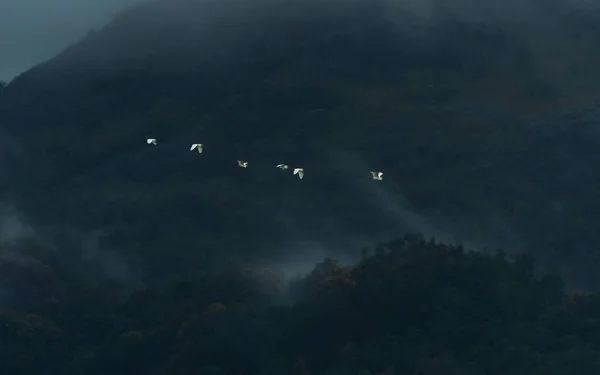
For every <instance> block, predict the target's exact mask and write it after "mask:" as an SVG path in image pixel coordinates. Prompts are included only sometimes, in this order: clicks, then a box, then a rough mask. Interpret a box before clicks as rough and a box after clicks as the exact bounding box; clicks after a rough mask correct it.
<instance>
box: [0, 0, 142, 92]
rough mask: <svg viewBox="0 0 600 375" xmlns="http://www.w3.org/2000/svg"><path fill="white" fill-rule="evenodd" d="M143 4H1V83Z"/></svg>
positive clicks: (101, 0)
mask: <svg viewBox="0 0 600 375" xmlns="http://www.w3.org/2000/svg"><path fill="white" fill-rule="evenodd" d="M142 1H143V0H56V1H43V0H3V1H1V2H0V56H1V58H0V80H1V81H6V82H8V81H10V80H11V79H12V78H13V77H14V76H16V75H17V74H19V73H21V72H23V71H25V70H27V69H29V68H30V67H32V66H34V65H36V64H38V63H40V62H42V61H43V60H46V59H49V58H51V57H53V56H54V55H56V54H57V53H59V52H60V51H61V50H62V49H64V48H65V47H66V46H68V45H69V44H72V43H74V42H75V41H77V40H78V39H80V38H81V37H82V36H83V35H85V33H86V32H87V31H88V30H90V29H92V28H99V27H101V26H103V25H104V24H105V23H106V22H108V21H110V19H111V18H112V17H113V16H114V15H115V13H117V12H118V11H120V10H122V9H125V8H127V7H130V6H132V5H135V4H137V3H140V2H142Z"/></svg>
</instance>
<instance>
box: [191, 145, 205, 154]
mask: <svg viewBox="0 0 600 375" xmlns="http://www.w3.org/2000/svg"><path fill="white" fill-rule="evenodd" d="M194 149H196V150H198V153H199V154H201V153H202V151H203V150H204V148H203V146H202V143H194V144H193V145H192V147H190V151H194Z"/></svg>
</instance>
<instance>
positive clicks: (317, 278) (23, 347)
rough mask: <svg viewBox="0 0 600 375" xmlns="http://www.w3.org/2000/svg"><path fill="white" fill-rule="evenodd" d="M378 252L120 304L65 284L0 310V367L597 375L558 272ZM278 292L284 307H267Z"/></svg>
mask: <svg viewBox="0 0 600 375" xmlns="http://www.w3.org/2000/svg"><path fill="white" fill-rule="evenodd" d="M378 248H379V249H385V250H380V251H379V252H375V254H374V255H371V256H366V257H364V259H362V260H361V261H360V263H358V264H356V265H353V266H348V267H342V266H340V265H338V263H337V261H336V260H334V259H325V260H324V262H322V263H320V264H318V265H317V266H316V267H315V269H314V270H313V271H312V272H311V273H310V274H309V275H306V276H303V277H300V278H298V279H296V280H295V281H293V282H292V283H291V284H290V285H289V288H285V283H283V281H281V279H278V278H277V277H276V273H274V270H266V269H263V270H253V269H243V270H241V269H240V270H236V269H230V270H223V271H221V272H215V273H211V274H207V275H204V276H198V277H196V278H194V279H189V280H184V279H182V278H176V279H172V280H171V281H168V282H166V284H163V285H162V286H160V285H159V286H156V287H151V288H150V287H148V288H146V289H145V290H140V291H137V292H134V293H133V294H131V295H129V296H128V297H127V298H126V299H125V300H122V298H121V297H120V296H119V294H118V292H117V290H115V289H110V288H107V287H102V286H96V287H89V288H88V289H86V290H81V288H80V287H79V286H77V285H68V286H67V288H66V290H68V291H67V292H65V293H64V294H63V295H62V297H61V298H60V299H56V298H53V299H52V300H50V301H48V303H47V304H44V305H42V306H38V307H35V308H31V309H29V310H21V311H8V310H4V311H0V330H1V331H0V359H2V361H0V366H1V370H2V373H15V374H16V373H18V374H23V375H34V374H47V373H55V374H98V375H104V374H106V375H108V374H111V375H113V374H123V375H125V374H131V373H145V374H156V375H159V374H165V375H166V374H175V375H179V374H181V375H183V374H190V375H191V374H232V375H238V374H246V375H251V374H257V375H258V374H260V375H267V374H269V375H270V374H273V375H275V374H282V373H292V374H302V375H306V374H313V375H321V374H323V375H329V374H357V375H358V374H381V373H384V372H385V371H389V372H387V373H389V374H414V375H417V374H419V375H421V374H456V375H459V374H472V375H479V374H481V375H484V374H485V375H496V374H497V375H504V374H515V375H516V374H523V375H525V374H536V375H554V374H565V375H566V374H574V373H581V374H584V373H585V374H588V373H589V374H591V373H598V371H600V360H599V358H600V321H599V320H598V316H599V314H600V297H599V296H598V295H597V294H590V293H572V292H571V293H570V292H565V291H564V286H563V283H562V280H561V278H560V277H559V276H558V275H557V274H552V273H549V274H545V275H541V276H534V275H533V274H532V269H533V262H532V260H531V258H529V257H527V256H522V255H505V254H504V253H503V252H501V251H498V252H495V253H489V254H485V253H480V252H472V251H465V250H463V249H462V248H461V247H457V246H448V245H445V244H442V243H438V242H437V241H435V240H433V239H432V240H429V241H426V240H425V239H424V238H423V237H421V236H415V235H406V236H404V237H403V238H399V239H396V240H393V241H389V242H387V243H382V244H380V245H379V246H378ZM30 266H35V265H30ZM36 269H37V271H36V272H40V270H41V268H40V267H37V268H36ZM54 271H55V272H56V273H57V274H58V276H60V274H61V272H60V270H54ZM32 272H33V271H32ZM111 290H112V291H111ZM288 290H291V293H292V295H293V297H292V298H293V299H294V301H295V302H294V303H293V304H291V305H287V304H286V305H280V304H278V303H277V302H276V301H277V300H278V296H279V297H281V296H283V295H285V294H287V293H289V292H288ZM111 296H112V297H111ZM119 301H122V302H119Z"/></svg>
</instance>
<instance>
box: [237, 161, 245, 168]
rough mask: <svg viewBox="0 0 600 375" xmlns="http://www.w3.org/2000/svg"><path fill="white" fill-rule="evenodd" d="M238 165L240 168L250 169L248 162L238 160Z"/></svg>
mask: <svg viewBox="0 0 600 375" xmlns="http://www.w3.org/2000/svg"><path fill="white" fill-rule="evenodd" d="M237 163H238V167H242V168H248V162H247V161H242V160H238V161H237Z"/></svg>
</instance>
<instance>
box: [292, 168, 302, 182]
mask: <svg viewBox="0 0 600 375" xmlns="http://www.w3.org/2000/svg"><path fill="white" fill-rule="evenodd" d="M294 174H295V175H296V174H297V175H298V178H299V179H301V180H302V179H303V178H304V168H294Z"/></svg>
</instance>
